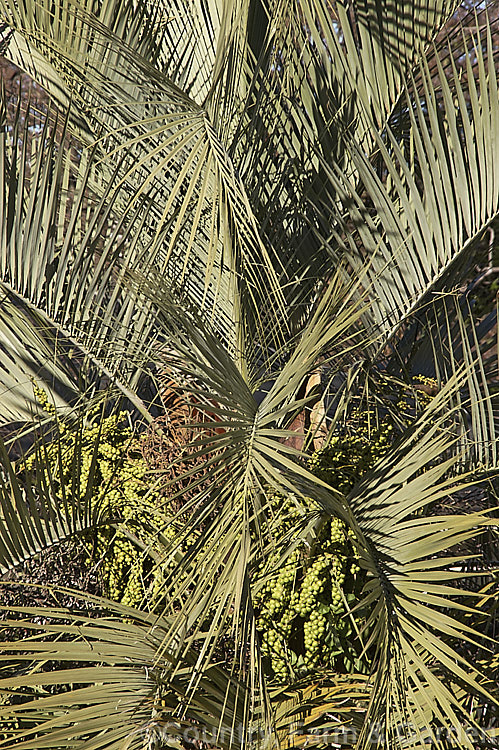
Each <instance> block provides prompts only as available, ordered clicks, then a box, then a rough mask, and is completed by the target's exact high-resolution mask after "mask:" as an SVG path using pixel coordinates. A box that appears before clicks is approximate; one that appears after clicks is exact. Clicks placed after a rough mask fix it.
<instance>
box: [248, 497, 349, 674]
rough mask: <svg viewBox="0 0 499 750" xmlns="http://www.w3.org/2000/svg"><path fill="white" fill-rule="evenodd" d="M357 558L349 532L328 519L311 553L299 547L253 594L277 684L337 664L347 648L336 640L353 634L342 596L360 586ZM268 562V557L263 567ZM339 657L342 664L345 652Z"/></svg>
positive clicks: (341, 639) (265, 649)
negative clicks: (340, 653)
mask: <svg viewBox="0 0 499 750" xmlns="http://www.w3.org/2000/svg"><path fill="white" fill-rule="evenodd" d="M277 502H279V504H280V507H281V508H282V506H283V503H284V504H286V503H289V502H290V501H289V499H285V498H279V500H277V498H276V503H277ZM310 503H311V507H312V501H310ZM355 561H356V554H355V552H354V549H353V547H352V544H351V539H350V534H349V533H348V531H347V529H346V527H345V525H344V524H343V522H342V521H340V520H339V519H337V518H332V519H331V520H330V521H328V522H327V523H326V524H325V525H324V526H323V528H322V530H321V534H320V537H319V539H318V540H317V544H316V545H315V546H314V549H313V551H310V549H308V548H307V545H306V544H305V543H303V544H302V545H300V546H299V547H298V548H297V549H295V551H294V552H293V553H292V554H291V555H290V556H289V557H288V559H287V562H286V565H285V567H283V568H282V569H281V570H280V571H279V573H278V575H277V577H276V578H275V579H271V580H270V581H268V582H267V583H266V584H265V586H263V587H262V588H261V589H260V590H259V591H258V593H257V594H256V595H255V601H254V605H255V609H256V611H257V629H258V630H259V632H260V635H261V643H262V653H263V656H264V658H265V659H266V660H267V662H268V666H269V668H270V670H271V672H272V674H273V677H274V679H275V680H276V681H277V682H286V681H288V680H290V679H293V678H295V677H297V676H301V675H303V674H305V673H307V672H309V671H311V670H313V669H314V668H315V667H317V666H319V665H322V666H326V665H328V666H332V667H335V666H338V664H337V662H338V658H337V657H338V651H343V650H344V649H345V648H346V646H341V648H340V649H338V643H339V641H344V642H345V643H346V642H347V640H348V638H349V637H350V636H351V623H350V621H349V619H348V618H345V617H344V615H345V614H346V609H345V603H346V601H347V599H346V597H347V596H348V598H349V599H350V600H351V599H352V594H353V592H354V590H356V589H358V584H359V577H358V573H359V571H360V568H359V566H358V565H356V563H355ZM269 564H270V565H272V560H270V562H269V561H268V564H267V566H266V567H267V568H268V565H269ZM347 577H348V579H349V580H348V585H346V579H347ZM341 658H342V660H343V662H345V654H342V655H341ZM354 659H355V657H354V656H352V658H351V659H347V661H348V662H349V663H348V664H347V668H348V667H351V668H353V666H354ZM343 666H344V665H343Z"/></svg>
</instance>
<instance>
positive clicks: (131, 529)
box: [20, 384, 174, 606]
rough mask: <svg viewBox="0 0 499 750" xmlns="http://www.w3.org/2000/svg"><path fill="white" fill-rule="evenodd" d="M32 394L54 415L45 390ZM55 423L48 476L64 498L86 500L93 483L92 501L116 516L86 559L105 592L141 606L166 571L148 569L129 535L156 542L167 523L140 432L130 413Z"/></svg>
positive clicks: (30, 461) (29, 465) (27, 465)
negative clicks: (80, 423)
mask: <svg viewBox="0 0 499 750" xmlns="http://www.w3.org/2000/svg"><path fill="white" fill-rule="evenodd" d="M34 393H35V397H36V398H37V400H38V402H39V403H40V404H41V406H42V408H43V409H44V410H45V411H47V412H48V413H49V414H51V415H54V413H55V412H54V407H53V405H52V404H50V403H49V401H48V398H47V394H46V393H45V391H43V390H42V389H41V388H39V387H38V386H36V384H34ZM94 416H95V414H94ZM57 426H58V433H59V437H58V439H57V440H55V441H54V442H53V443H51V444H49V445H47V446H45V447H44V460H45V462H46V468H45V473H46V475H47V479H48V477H49V475H50V482H51V483H52V487H53V488H54V490H55V494H56V496H58V497H60V499H61V502H62V501H63V497H64V495H66V496H67V495H68V494H70V493H73V494H77V496H78V498H79V499H80V500H83V498H84V497H85V494H86V492H87V488H88V486H89V482H91V503H95V504H96V505H97V504H98V505H99V506H100V507H101V508H104V509H107V510H109V511H111V513H110V515H111V516H112V517H113V518H115V519H118V520H117V522H116V523H115V524H113V525H112V526H109V527H103V528H101V529H100V530H99V531H98V532H97V533H96V534H95V536H93V537H92V538H88V539H87V542H88V550H89V560H88V562H89V564H92V565H98V568H99V571H100V578H101V584H102V587H103V591H104V594H105V595H106V596H108V597H109V598H111V599H114V600H116V601H121V602H122V603H123V604H127V605H130V606H134V605H137V604H139V603H140V601H141V600H142V598H143V597H144V595H145V593H146V591H147V590H150V587H151V586H152V587H156V588H157V586H158V581H155V577H158V579H159V578H162V577H163V572H162V570H161V566H158V567H157V569H155V570H152V571H151V570H150V568H151V565H150V561H149V558H148V557H147V556H144V555H143V554H141V553H139V552H138V548H137V546H136V545H135V544H134V543H133V541H131V537H134V536H135V537H138V538H140V540H141V542H142V543H143V544H146V545H147V544H150V545H151V546H152V547H153V548H154V547H158V543H157V541H156V540H155V534H154V531H155V529H156V528H158V529H159V528H160V527H162V526H163V525H164V524H165V518H164V516H163V515H162V514H161V513H160V512H159V510H158V500H159V498H158V494H157V492H155V490H154V488H153V487H151V486H150V483H149V482H148V481H147V477H146V474H147V471H148V466H147V463H146V461H145V460H144V458H143V457H142V454H141V451H140V437H137V436H135V435H134V434H133V432H132V430H131V429H130V427H129V426H128V423H127V414H126V412H120V413H119V414H113V415H111V416H108V417H105V418H104V419H100V420H99V421H98V423H96V424H92V423H89V424H88V425H87V426H86V427H84V428H83V429H82V430H81V429H80V430H71V429H70V428H69V427H67V426H66V425H65V424H64V423H63V422H62V421H60V420H57ZM35 455H36V454H33V455H31V456H30V457H28V458H27V459H25V461H24V462H23V464H22V465H21V466H20V469H21V470H23V469H27V470H30V469H33V468H34V465H35ZM169 533H174V532H172V531H171V530H170V532H169Z"/></svg>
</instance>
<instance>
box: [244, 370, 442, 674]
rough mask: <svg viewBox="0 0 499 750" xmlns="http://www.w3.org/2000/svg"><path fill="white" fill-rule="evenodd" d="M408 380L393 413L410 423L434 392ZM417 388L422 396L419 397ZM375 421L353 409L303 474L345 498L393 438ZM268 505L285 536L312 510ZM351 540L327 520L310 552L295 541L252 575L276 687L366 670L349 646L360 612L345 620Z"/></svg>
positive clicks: (358, 649)
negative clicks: (316, 674) (326, 672)
mask: <svg viewBox="0 0 499 750" xmlns="http://www.w3.org/2000/svg"><path fill="white" fill-rule="evenodd" d="M414 380H415V383H414V387H408V388H406V389H404V390H402V391H401V393H400V394H398V395H397V398H396V400H397V403H396V407H397V410H398V413H399V414H401V415H402V416H403V417H406V418H407V419H408V420H409V421H410V420H413V419H414V417H415V414H416V413H417V410H418V408H420V407H421V406H424V405H426V404H427V403H429V401H431V398H432V397H433V395H434V393H431V392H430V393H428V391H433V390H434V389H435V388H436V383H435V381H433V380H431V379H429V378H423V377H417V378H415V379H414ZM419 384H423V385H424V387H425V390H423V391H420V389H419V388H418V385H419ZM415 389H417V399H418V401H419V403H418V404H415ZM375 416H376V415H375V414H374V412H373V411H369V410H368V409H364V410H361V409H360V408H358V409H354V410H352V412H351V414H350V417H349V419H348V421H347V424H346V425H345V428H344V429H343V430H342V431H341V433H340V432H338V434H336V435H333V437H332V438H331V440H330V441H329V443H328V445H327V446H326V447H324V448H323V449H321V450H317V451H315V452H314V453H313V454H312V456H311V457H310V459H309V469H310V471H311V472H312V473H313V474H315V475H316V476H317V477H319V478H320V479H322V480H323V481H325V482H327V483H328V484H330V485H331V486H333V487H335V488H336V489H337V490H339V491H340V492H342V493H343V494H344V495H347V494H348V493H349V492H350V491H351V490H352V489H353V487H354V485H355V484H356V483H357V482H358V481H359V479H360V478H361V477H362V476H363V475H364V474H365V473H366V472H367V471H369V470H370V469H371V468H372V467H373V466H374V465H375V463H376V462H377V461H378V460H379V459H381V458H382V457H383V456H384V455H385V453H386V452H387V451H388V450H389V448H390V445H391V444H392V442H393V439H394V437H395V435H396V432H397V430H396V427H395V426H394V424H393V422H392V420H391V419H390V418H389V417H388V416H387V417H386V418H385V419H381V420H378V422H376V420H375ZM373 425H375V427H373ZM300 505H301V507H300ZM270 506H271V508H272V509H273V512H274V513H275V515H276V517H277V519H278V523H279V524H280V530H281V532H282V535H285V534H286V533H287V534H288V536H289V529H290V528H292V526H293V524H294V523H295V522H296V520H297V518H298V517H299V516H300V514H302V515H304V514H307V513H313V512H315V513H318V512H319V508H318V506H317V504H316V503H314V501H313V499H311V498H306V499H305V500H301V501H299V500H298V499H297V498H296V497H294V496H288V497H286V498H285V497H282V496H280V495H274V496H271V498H270ZM352 539H353V532H352V530H351V529H347V527H346V526H345V524H344V523H343V522H342V521H341V520H340V519H338V518H330V519H329V520H327V521H326V522H324V523H323V526H322V528H321V530H320V532H319V535H318V537H317V539H316V540H315V542H314V544H313V546H312V548H310V546H309V545H308V544H307V543H306V542H305V541H303V542H301V543H300V544H299V545H298V546H297V547H296V549H295V550H294V552H293V553H292V554H291V556H290V557H288V558H287V559H286V562H285V565H284V566H283V567H279V565H280V562H279V561H280V559H281V553H280V552H278V551H277V552H275V553H274V554H273V555H272V554H271V555H269V554H268V553H267V554H266V561H265V565H262V567H261V568H260V569H259V570H258V571H257V572H256V575H255V578H256V581H258V578H259V577H261V578H265V584H264V585H262V586H260V587H259V586H258V585H257V586H256V592H257V593H256V594H255V597H254V606H255V611H256V614H257V629H258V631H259V633H260V639H261V644H262V653H263V656H264V659H266V660H267V664H268V666H269V668H270V671H271V674H272V675H273V678H274V680H275V681H276V682H281V683H283V682H287V681H289V680H293V679H294V678H297V677H300V676H302V675H303V674H306V673H307V672H310V671H313V670H314V669H317V668H318V667H329V668H334V669H336V670H337V671H343V672H344V671H353V670H355V671H361V670H363V669H364V668H366V664H365V663H364V662H363V661H362V659H361V658H360V657H361V653H362V651H363V649H362V646H361V645H359V644H358V643H357V641H356V631H357V630H358V629H360V621H361V614H359V613H358V612H355V613H352V614H350V609H352V608H353V607H354V606H355V604H356V603H357V602H358V599H359V597H360V595H361V591H362V588H363V585H364V577H363V575H362V572H361V570H360V566H359V565H358V556H357V554H356V552H355V548H354V546H353V544H352ZM272 570H273V573H272V572H271V571H272ZM269 571H270V572H269Z"/></svg>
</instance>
